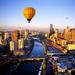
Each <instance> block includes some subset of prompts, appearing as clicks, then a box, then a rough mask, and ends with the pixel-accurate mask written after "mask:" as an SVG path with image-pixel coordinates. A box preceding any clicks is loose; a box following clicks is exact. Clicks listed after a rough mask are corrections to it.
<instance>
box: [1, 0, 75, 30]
mask: <svg viewBox="0 0 75 75" xmlns="http://www.w3.org/2000/svg"><path fill="white" fill-rule="evenodd" d="M25 7H34V8H35V9H36V14H35V16H34V18H33V19H32V21H31V23H30V24H28V22H27V20H26V19H25V18H24V16H23V9H24V8H25ZM66 17H68V19H66ZM50 24H54V27H56V28H60V27H61V28H65V27H66V26H67V25H68V26H69V27H74V28H75V0H0V27H3V28H8V29H9V28H12V29H16V28H19V27H20V26H22V28H23V29H24V28H26V29H37V30H48V29H49V25H50Z"/></svg>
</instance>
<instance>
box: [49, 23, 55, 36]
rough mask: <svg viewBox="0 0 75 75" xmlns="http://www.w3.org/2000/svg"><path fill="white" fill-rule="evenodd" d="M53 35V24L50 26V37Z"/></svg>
mask: <svg viewBox="0 0 75 75" xmlns="http://www.w3.org/2000/svg"><path fill="white" fill-rule="evenodd" d="M52 34H54V28H53V24H50V35H52Z"/></svg>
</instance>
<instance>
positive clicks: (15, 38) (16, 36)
mask: <svg viewBox="0 0 75 75" xmlns="http://www.w3.org/2000/svg"><path fill="white" fill-rule="evenodd" d="M19 37H20V36H19V31H17V30H16V31H13V32H12V34H11V38H12V41H18V39H19Z"/></svg>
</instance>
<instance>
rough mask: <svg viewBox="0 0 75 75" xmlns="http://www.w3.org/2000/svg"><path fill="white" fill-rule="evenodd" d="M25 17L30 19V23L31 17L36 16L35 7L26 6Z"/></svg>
mask: <svg viewBox="0 0 75 75" xmlns="http://www.w3.org/2000/svg"><path fill="white" fill-rule="evenodd" d="M23 13H24V17H25V18H26V19H27V20H28V22H29V23H30V21H31V19H32V18H33V17H34V15H35V9H34V8H32V7H27V8H24V11H23Z"/></svg>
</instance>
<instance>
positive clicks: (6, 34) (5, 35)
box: [4, 32, 9, 40]
mask: <svg viewBox="0 0 75 75" xmlns="http://www.w3.org/2000/svg"><path fill="white" fill-rule="evenodd" d="M7 38H9V33H8V32H5V33H4V40H6V39H7Z"/></svg>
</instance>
